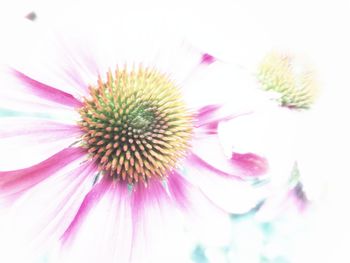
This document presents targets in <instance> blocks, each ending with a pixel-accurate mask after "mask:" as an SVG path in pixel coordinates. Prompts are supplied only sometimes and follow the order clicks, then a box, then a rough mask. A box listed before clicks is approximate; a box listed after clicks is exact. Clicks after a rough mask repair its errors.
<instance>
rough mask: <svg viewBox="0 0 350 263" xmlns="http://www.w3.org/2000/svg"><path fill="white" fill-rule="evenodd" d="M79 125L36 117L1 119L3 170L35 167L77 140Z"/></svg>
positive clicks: (79, 132)
mask: <svg viewBox="0 0 350 263" xmlns="http://www.w3.org/2000/svg"><path fill="white" fill-rule="evenodd" d="M80 134H81V131H80V129H79V128H78V126H76V125H68V124H62V123H58V122H54V121H51V120H44V119H34V118H19V117H18V118H2V119H0V157H1V158H0V170H2V171H4V170H16V169H20V168H24V167H29V166H32V165H34V164H36V163H39V162H41V161H42V160H45V159H47V158H48V157H49V156H51V155H53V154H55V153H57V152H59V151H61V150H62V149H64V148H66V147H67V146H69V145H71V144H73V143H74V142H76V141H77V140H78V138H79V136H80Z"/></svg>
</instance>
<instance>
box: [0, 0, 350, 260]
mask: <svg viewBox="0 0 350 263" xmlns="http://www.w3.org/2000/svg"><path fill="white" fill-rule="evenodd" d="M72 2H78V1H69V0H62V1H44V0H36V1H29V0H28V1H19V0H15V1H4V0H1V2H0V17H1V18H0V23H1V28H3V27H6V28H8V29H11V22H13V21H15V19H17V18H19V17H23V16H25V15H27V14H28V13H30V12H32V11H34V12H36V14H37V19H45V17H46V18H49V17H50V16H51V15H53V14H55V13H57V12H60V11H61V10H64V9H69V7H70V5H71V3H72ZM80 2H81V3H83V1H80ZM118 4H119V2H118V1H115V7H116V8H117V7H118ZM149 5H154V6H155V8H156V7H157V6H158V5H162V6H170V7H171V8H169V9H170V10H172V11H171V14H169V15H171V16H173V17H174V19H178V20H179V24H181V23H183V24H185V25H186V30H187V32H186V35H187V38H188V39H189V41H191V43H193V44H194V45H196V46H197V47H199V48H201V49H202V50H205V51H207V52H209V53H211V54H213V55H215V56H217V57H218V58H219V59H222V60H227V61H230V62H233V63H237V65H239V66H242V67H245V68H247V69H251V70H253V69H254V66H256V64H257V63H258V62H259V60H260V59H261V58H262V57H263V56H264V54H266V52H269V51H271V50H282V51H288V52H292V53H296V54H302V55H303V56H305V57H307V58H308V60H309V61H310V62H311V63H312V64H313V65H314V67H315V69H316V71H317V73H318V78H319V83H320V87H321V94H320V101H319V106H318V108H317V113H316V114H315V115H314V119H313V121H314V122H315V126H317V127H319V129H318V130H314V131H313V133H314V134H313V135H314V136H312V137H307V138H308V139H307V140H312V141H311V144H312V145H313V147H314V151H312V153H310V154H311V155H312V156H311V161H310V167H308V171H312V172H310V173H309V175H308V177H307V178H306V179H305V180H307V188H308V191H309V192H311V193H312V194H311V195H312V198H313V200H312V201H313V205H312V208H311V210H310V211H309V213H308V214H307V216H305V217H303V218H299V217H298V216H297V215H294V216H289V215H288V216H284V217H283V216H281V218H283V220H282V219H281V218H277V219H276V222H275V221H272V222H269V223H270V225H266V224H265V225H263V227H265V228H263V229H262V225H261V224H259V223H258V222H257V221H255V220H254V219H252V217H250V216H249V215H247V217H244V218H240V219H239V220H238V219H234V220H233V223H232V230H230V231H231V232H230V233H232V238H231V239H230V240H229V241H228V242H229V244H227V245H226V249H224V247H225V246H215V245H213V246H211V245H210V244H207V245H205V244H204V245H203V246H201V249H199V248H198V247H197V245H196V244H193V246H194V250H196V247H197V251H195V252H196V253H194V254H195V256H193V255H192V257H191V256H189V258H190V259H189V260H192V261H193V262H215V263H220V262H244V263H246V262H275V263H277V262H293V263H303V262H350V256H349V253H348V251H347V250H348V244H349V243H350V227H349V224H348V222H349V219H350V216H349V208H348V207H349V205H348V202H349V200H350V191H349V190H348V188H349V186H350V178H349V177H350V173H349V167H348V166H349V150H348V149H349V147H350V142H349V134H350V130H349V127H348V126H349V125H348V123H349V114H350V110H349V99H350V97H349V95H350V91H349V90H350V86H349V84H350V81H349V78H350V70H349V68H350V65H349V64H350V63H349V62H350V52H349V48H350V40H349V32H350V30H349V27H350V2H349V1H345V0H344V1H342V0H332V1H331V0H328V1H322V0H319V1H316V0H309V1H308V0H304V1H302V0H297V1H292V0H289V1H282V0H279V1H278V0H264V1H259V0H236V1H235V0H231V1H229V0H227V1H224V0H219V1H149ZM135 19H137V18H135ZM141 22H142V21H140V23H141ZM0 45H1V43H0ZM0 106H1V105H0ZM306 132H307V131H306ZM310 138H311V139H310ZM308 142H309V143H310V141H308ZM310 154H309V155H310ZM309 157H310V156H309ZM312 157H314V158H312ZM310 174H311V175H310ZM302 176H303V175H302ZM268 227H269V228H273V229H275V230H276V231H267V230H266V228H268ZM271 232H274V233H271ZM276 232H277V233H276ZM285 238H287V239H290V243H288V242H286V240H285ZM195 242H200V241H195ZM266 244H267V245H266ZM262 253H263V254H264V255H263V256H262V255H261V254H262ZM201 254H203V255H202V256H201ZM280 254H284V255H285V257H284V258H283V257H281V256H279V255H280ZM205 260H206V261H205ZM264 260H265V261H264ZM283 260H284V261H283Z"/></svg>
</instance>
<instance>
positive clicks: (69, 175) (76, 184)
mask: <svg viewBox="0 0 350 263" xmlns="http://www.w3.org/2000/svg"><path fill="white" fill-rule="evenodd" d="M67 154H68V152H67ZM83 160H84V159H82V158H80V159H76V160H71V164H70V165H69V166H66V167H64V168H62V167H61V168H62V169H61V170H60V171H58V172H56V173H52V174H50V175H51V176H50V177H47V178H46V179H45V180H42V181H41V182H40V183H38V184H36V185H35V186H32V187H31V188H30V189H29V190H27V191H26V192H25V193H24V194H23V195H22V196H21V198H19V199H18V200H17V201H16V202H15V203H14V205H13V206H12V207H11V210H10V212H9V214H7V216H6V218H7V219H8V222H7V223H6V224H5V225H3V226H2V228H6V229H4V230H3V229H1V230H2V231H4V232H2V233H4V234H5V236H6V237H7V240H6V244H4V245H2V247H3V248H5V250H6V252H8V253H12V254H13V255H12V258H11V259H13V260H15V261H16V262H24V259H25V258H26V257H27V256H28V257H30V256H35V255H39V254H40V253H43V252H44V251H45V250H47V249H52V246H53V244H54V242H56V241H57V240H58V239H59V237H60V236H61V235H62V234H63V233H64V231H65V230H66V229H67V227H68V226H69V224H70V223H71V221H72V220H73V218H74V216H75V215H76V213H77V211H78V209H79V206H80V204H81V202H82V201H83V198H84V197H85V195H86V194H87V192H88V191H89V190H90V189H91V185H92V181H93V179H94V174H95V172H96V166H95V165H94V164H93V163H91V162H82V161H83ZM51 161H53V160H51ZM51 165H54V164H51ZM45 171H46V172H51V171H50V170H49V169H47V168H46V169H44V171H43V172H45ZM29 175H30V174H29ZM18 250H20V251H21V253H14V252H15V251H18ZM8 253H7V254H8ZM3 257H6V253H5V254H3V253H2V255H0V258H3ZM17 257H18V258H17ZM18 260H19V261H18Z"/></svg>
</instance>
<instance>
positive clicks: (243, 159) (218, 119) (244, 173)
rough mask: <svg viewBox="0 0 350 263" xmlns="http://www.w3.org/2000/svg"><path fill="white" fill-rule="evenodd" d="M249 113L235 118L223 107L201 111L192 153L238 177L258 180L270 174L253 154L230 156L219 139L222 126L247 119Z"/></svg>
mask: <svg viewBox="0 0 350 263" xmlns="http://www.w3.org/2000/svg"><path fill="white" fill-rule="evenodd" d="M249 114H250V113H242V114H240V115H237V116H235V115H233V114H232V112H231V110H230V109H227V108H225V107H223V106H221V105H208V106H206V107H203V108H201V109H199V110H198V112H197V118H196V130H195V136H194V140H193V142H192V146H193V147H192V151H193V153H195V154H196V155H197V156H198V157H199V158H200V159H201V160H202V161H203V162H205V163H208V164H209V165H210V166H212V167H215V168H216V169H218V170H221V171H222V172H223V173H227V174H230V175H231V176H233V177H234V176H236V177H242V178H243V177H253V178H254V177H257V176H261V175H264V174H265V173H266V172H267V170H268V163H267V160H266V159H265V158H263V157H260V156H258V155H256V154H253V153H247V154H241V155H238V154H233V155H232V156H230V153H227V147H226V148H225V147H224V146H225V145H224V144H225V141H224V140H220V137H219V130H218V129H219V125H220V124H221V123H223V122H226V121H232V122H234V120H235V118H236V117H240V118H244V116H245V115H249Z"/></svg>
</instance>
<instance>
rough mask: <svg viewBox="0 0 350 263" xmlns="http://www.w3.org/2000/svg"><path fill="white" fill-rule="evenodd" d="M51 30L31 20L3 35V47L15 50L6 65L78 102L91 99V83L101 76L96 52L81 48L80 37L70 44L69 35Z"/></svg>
mask: <svg viewBox="0 0 350 263" xmlns="http://www.w3.org/2000/svg"><path fill="white" fill-rule="evenodd" d="M50 26H51V27H49V26H47V25H45V26H43V25H42V24H41V23H40V22H39V23H32V22H31V21H28V20H23V21H19V22H18V23H17V24H16V25H13V28H12V30H11V31H10V32H5V33H4V34H5V41H4V42H5V43H4V44H5V45H6V44H8V45H11V46H12V48H11V49H9V52H8V54H7V56H6V57H5V62H6V64H7V65H8V66H9V67H11V68H14V69H16V70H17V71H20V72H22V73H23V74H24V75H26V76H28V77H29V78H31V79H34V80H36V81H38V82H41V83H45V84H46V85H48V86H51V87H55V88H57V89H59V90H61V91H63V92H65V93H68V94H71V95H72V96H74V97H76V98H80V97H81V96H86V95H88V94H87V91H88V86H89V84H91V82H90V81H92V80H94V81H96V79H97V75H98V72H97V68H96V64H95V63H94V62H93V61H94V59H93V55H92V54H93V52H91V50H90V52H87V50H88V49H87V46H88V45H89V43H86V45H80V46H79V48H78V46H77V40H78V36H76V37H75V38H69V41H67V39H66V38H65V36H67V35H69V32H67V34H64V35H63V34H62V32H63V31H56V28H55V27H56V26H55V25H50ZM79 41H80V39H79V40H78V42H79ZM80 43H81V42H80ZM24 47H25V48H24ZM87 54H89V55H88V56H87Z"/></svg>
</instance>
